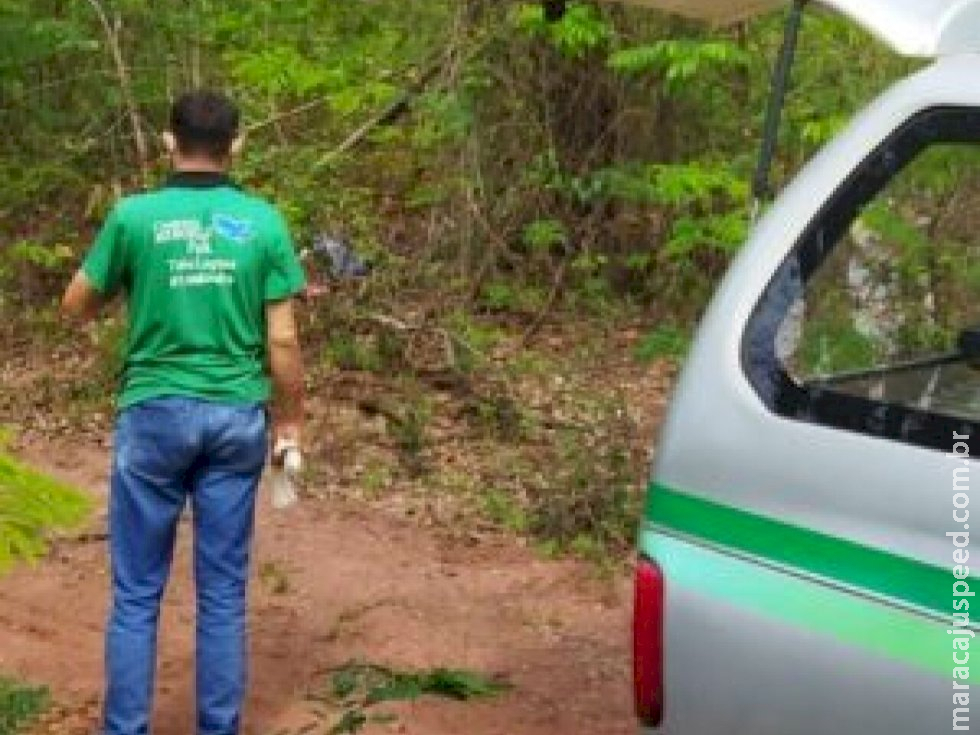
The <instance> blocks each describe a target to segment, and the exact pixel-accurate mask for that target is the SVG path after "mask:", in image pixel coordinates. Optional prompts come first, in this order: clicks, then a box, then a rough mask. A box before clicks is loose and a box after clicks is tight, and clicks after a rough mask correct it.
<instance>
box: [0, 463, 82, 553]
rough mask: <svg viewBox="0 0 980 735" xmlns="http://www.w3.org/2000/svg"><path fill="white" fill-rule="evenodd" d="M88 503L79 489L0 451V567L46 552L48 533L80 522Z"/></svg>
mask: <svg viewBox="0 0 980 735" xmlns="http://www.w3.org/2000/svg"><path fill="white" fill-rule="evenodd" d="M89 507H90V504H89V502H88V501H87V500H86V499H85V498H84V497H83V496H82V495H81V494H79V492H78V491H76V490H74V489H72V488H69V487H67V486H66V485H64V484H62V483H60V482H57V481H55V480H52V479H51V478H49V477H46V476H44V475H42V474H40V473H38V472H36V471H35V470H32V469H30V468H29V467H27V466H25V465H23V464H22V463H20V462H18V461H16V460H14V459H12V458H10V457H8V456H5V455H3V454H0V571H2V570H3V569H5V568H7V567H9V566H10V565H11V564H12V563H14V562H15V561H18V560H30V559H36V558H38V557H40V556H41V555H43V554H44V553H45V551H46V549H47V544H46V543H45V533H46V532H47V531H48V530H49V529H53V528H71V527H72V526H74V525H76V524H78V523H79V522H81V521H82V520H83V519H84V518H85V516H86V514H87V512H88V510H89Z"/></svg>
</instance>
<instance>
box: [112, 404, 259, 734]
mask: <svg viewBox="0 0 980 735" xmlns="http://www.w3.org/2000/svg"><path fill="white" fill-rule="evenodd" d="M266 451H267V443H266V416H265V410H264V408H263V407H262V406H260V405H247V406H245V405H226V404H218V403H210V402H207V401H201V400H196V399H190V398H162V399H154V400H149V401H146V402H144V403H140V404H137V405H135V406H132V407H131V408H128V409H125V410H123V411H122V412H121V413H120V415H119V418H118V421H117V425H116V443H115V456H114V461H113V469H112V485H111V494H110V499H109V546H110V556H111V564H112V610H111V613H110V617H109V625H108V629H107V632H106V701H105V722H104V727H105V735H143V734H144V733H148V732H149V731H150V718H151V711H152V702H153V689H154V679H155V671H156V642H157V621H158V619H159V614H160V600H161V598H162V597H163V592H164V588H165V587H166V585H167V578H168V576H169V575H170V565H171V561H172V559H173V551H174V539H175V537H176V532H177V522H178V520H179V519H180V516H181V513H182V511H183V509H184V506H185V505H186V504H187V502H188V499H189V500H190V504H191V508H192V510H193V519H194V580H195V585H196V589H197V731H198V734H199V735H234V734H235V733H238V729H239V720H240V716H241V708H242V702H243V700H244V696H245V687H246V674H247V657H248V652H247V628H248V625H247V616H248V600H247V594H248V575H249V556H250V549H251V541H252V529H253V522H254V515H255V495H256V489H257V487H258V483H259V478H260V476H261V473H262V467H263V465H264V463H265V458H266Z"/></svg>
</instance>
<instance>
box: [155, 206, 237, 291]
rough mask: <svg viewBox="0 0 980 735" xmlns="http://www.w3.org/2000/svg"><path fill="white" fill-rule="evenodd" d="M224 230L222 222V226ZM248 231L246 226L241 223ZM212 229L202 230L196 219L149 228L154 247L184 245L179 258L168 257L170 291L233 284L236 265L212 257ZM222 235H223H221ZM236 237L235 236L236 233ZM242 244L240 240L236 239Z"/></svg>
mask: <svg viewBox="0 0 980 735" xmlns="http://www.w3.org/2000/svg"><path fill="white" fill-rule="evenodd" d="M222 226H223V228H224V229H228V227H227V224H226V222H223V223H222ZM243 226H244V227H246V228H250V223H247V222H246V223H244V225H243ZM214 234H215V231H214V228H213V227H205V226H204V224H203V223H201V222H200V221H199V220H192V219H185V220H170V221H166V222H156V223H154V225H153V241H154V243H155V244H157V245H169V244H172V243H178V242H180V243H184V245H185V252H184V254H183V255H182V256H176V257H173V258H170V259H169V260H168V261H167V265H168V267H169V269H170V288H181V289H183V288H193V287H197V286H230V285H232V284H233V283H234V282H235V271H236V269H237V268H238V263H237V262H236V261H234V260H232V259H230V258H220V257H214V256H213V255H212V247H211V246H212V238H213V237H214ZM222 234H224V232H222ZM236 234H237V233H236ZM236 241H237V242H242V240H241V239H236Z"/></svg>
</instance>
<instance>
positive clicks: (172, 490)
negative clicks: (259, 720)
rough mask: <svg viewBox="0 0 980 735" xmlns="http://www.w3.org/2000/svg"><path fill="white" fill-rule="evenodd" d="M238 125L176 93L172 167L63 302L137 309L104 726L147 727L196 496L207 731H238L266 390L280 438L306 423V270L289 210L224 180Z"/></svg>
mask: <svg viewBox="0 0 980 735" xmlns="http://www.w3.org/2000/svg"><path fill="white" fill-rule="evenodd" d="M238 121H239V113H238V110H237V109H236V108H235V106H234V105H233V104H232V103H231V102H230V101H229V100H228V99H227V98H225V97H224V96H223V95H221V94H217V93H214V92H208V91H196V92H190V93H187V94H185V95H184V96H182V97H181V98H180V99H179V100H177V102H176V103H175V104H174V105H173V108H172V110H171V119H170V132H169V133H167V134H166V136H165V142H166V143H167V146H168V148H169V150H170V152H171V158H172V163H173V174H172V175H171V177H170V179H169V180H168V181H167V183H166V185H165V186H164V187H163V188H161V189H159V190H156V191H152V192H149V193H144V194H139V195H136V196H131V197H127V198H124V199H123V200H121V201H120V202H119V203H118V204H117V205H116V206H115V208H114V209H113V210H112V212H111V213H110V214H109V216H108V219H107V220H106V222H105V224H104V226H103V227H102V230H101V232H100V233H99V235H98V238H97V239H96V241H95V244H94V246H93V247H92V249H91V251H90V252H89V253H88V255H87V256H86V258H85V260H84V263H83V265H82V267H81V269H80V270H79V272H78V273H77V274H76V275H75V278H74V280H73V281H72V282H71V285H69V287H68V290H67V291H66V293H65V296H64V300H63V304H62V308H63V311H64V312H65V313H66V314H68V315H70V316H72V317H76V318H80V319H86V318H91V317H92V316H94V315H95V314H96V313H97V311H98V309H99V307H100V306H101V305H102V304H103V303H105V302H106V301H107V300H109V299H111V298H112V297H113V295H115V294H116V293H117V292H120V291H121V292H123V293H124V294H125V295H126V298H127V302H128V304H127V307H128V321H129V331H128V338H127V343H126V357H125V363H124V369H123V373H122V381H121V386H120V391H119V397H118V408H119V415H118V418H117V424H116V435H115V447H114V457H113V467H112V480H111V493H110V500H109V544H110V556H111V567H112V605H111V614H110V617H109V623H108V630H107V632H106V699H105V713H104V725H103V726H104V731H105V735H142V734H144V733H148V732H149V729H150V717H151V709H152V706H151V705H152V699H153V689H154V674H155V669H156V636H157V621H158V618H159V611H160V600H161V598H162V596H163V592H164V588H165V586H166V583H167V578H168V576H169V572H170V565H171V560H172V557H173V549H174V538H175V535H176V529H177V522H178V520H179V518H180V516H181V513H182V511H183V508H184V506H185V504H187V503H188V501H189V503H190V505H191V508H192V511H193V525H194V578H195V584H196V589H197V732H198V735H233V734H234V733H238V731H239V720H240V715H241V708H242V702H243V699H244V695H245V689H246V667H247V656H248V653H247V640H246V636H247V591H248V576H249V555H250V547H251V540H252V528H253V516H254V510H255V496H256V489H257V487H258V483H259V478H260V475H261V473H262V469H263V466H264V464H265V460H266V455H267V447H268V441H267V433H266V403H267V401H268V400H269V398H270V394H272V393H274V396H275V405H274V411H273V416H274V419H273V421H274V429H273V431H274V438H275V439H276V441H277V442H278V441H287V442H293V443H296V444H297V445H298V443H299V440H300V431H301V425H302V421H303V375H302V362H301V355H300V347H299V340H298V335H297V330H296V325H295V321H294V318H293V311H292V297H293V296H295V295H296V294H297V293H298V292H299V291H301V289H302V288H303V286H304V275H303V270H302V268H301V266H300V264H299V262H298V260H297V257H296V254H295V250H294V247H293V244H292V241H291V239H290V236H289V233H288V231H287V228H286V225H285V223H284V221H283V219H282V217H281V216H280V215H279V213H278V212H277V211H276V210H275V209H274V208H273V207H272V206H270V205H269V204H268V203H266V202H265V201H263V200H261V199H259V198H256V197H254V196H250V195H248V194H246V193H244V192H242V191H241V190H239V189H238V188H237V187H236V186H235V185H234V184H233V183H232V181H231V180H230V179H229V178H228V174H227V172H228V168H229V166H230V163H231V158H232V154H233V152H235V151H236V150H237V148H238V146H239V139H238ZM270 378H271V380H270ZM270 383H271V385H270Z"/></svg>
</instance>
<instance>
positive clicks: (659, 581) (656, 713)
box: [633, 559, 664, 726]
mask: <svg viewBox="0 0 980 735" xmlns="http://www.w3.org/2000/svg"><path fill="white" fill-rule="evenodd" d="M633 692H634V697H635V701H636V715H637V717H639V718H640V720H641V721H642V722H643V724H644V725H649V726H655V725H659V724H660V720H661V718H662V717H663V709H664V575H663V572H661V571H660V567H658V566H657V565H656V564H654V563H653V562H652V561H650V560H649V559H640V562H639V564H638V565H637V567H636V597H635V600H634V606H633Z"/></svg>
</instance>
